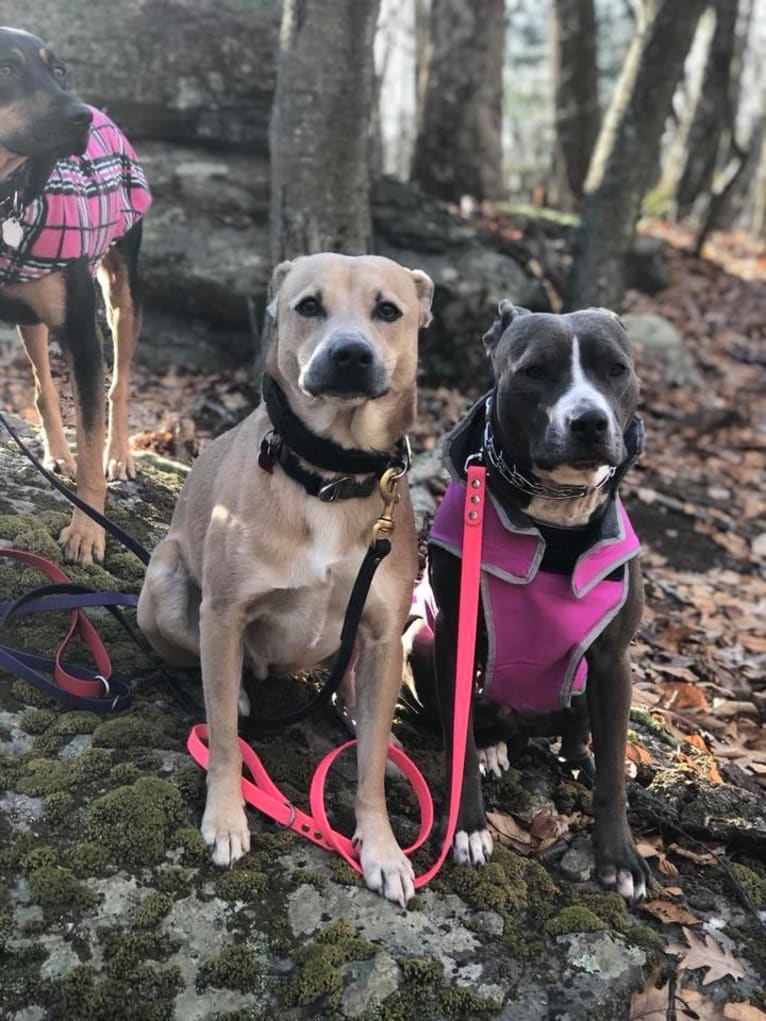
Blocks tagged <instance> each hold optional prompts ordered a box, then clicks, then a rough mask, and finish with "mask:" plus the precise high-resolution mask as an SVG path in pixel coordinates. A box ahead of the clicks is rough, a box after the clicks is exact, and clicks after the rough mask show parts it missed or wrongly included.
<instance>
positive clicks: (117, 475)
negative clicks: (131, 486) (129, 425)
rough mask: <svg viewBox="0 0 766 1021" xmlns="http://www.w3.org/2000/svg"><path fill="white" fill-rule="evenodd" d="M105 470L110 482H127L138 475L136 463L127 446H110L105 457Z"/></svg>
mask: <svg viewBox="0 0 766 1021" xmlns="http://www.w3.org/2000/svg"><path fill="white" fill-rule="evenodd" d="M104 462H105V464H104V470H105V473H106V477H107V479H108V480H109V481H110V482H127V480H128V479H134V478H135V477H136V465H135V462H134V460H133V456H132V454H131V453H130V450H129V449H128V448H127V446H126V447H117V446H112V445H111V444H110V446H109V447H108V449H107V452H106V457H105V458H104Z"/></svg>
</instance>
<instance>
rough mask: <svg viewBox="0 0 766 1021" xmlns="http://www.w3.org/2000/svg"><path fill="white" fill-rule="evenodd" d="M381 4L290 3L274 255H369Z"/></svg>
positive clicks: (275, 145) (279, 113) (282, 69)
mask: <svg viewBox="0 0 766 1021" xmlns="http://www.w3.org/2000/svg"><path fill="white" fill-rule="evenodd" d="M378 6H379V0H284V7H283V13H282V30H281V39H280V55H279V66H278V69H277V89H276V94H275V96H274V108H273V111H272V118H271V129H270V133H269V140H270V145H271V258H272V261H273V262H274V263H277V262H279V261H280V260H282V259H285V258H291V257H293V256H296V255H301V254H307V253H311V252H319V251H326V250H332V251H340V252H346V253H348V254H351V255H357V254H360V253H363V252H366V251H368V250H369V247H370V241H371V235H372V231H371V225H370V203H369V192H370V182H369V178H370V172H369V158H370V141H369V133H370V121H371V118H372V110H373V102H374V66H373V40H374V35H375V25H376V22H377V17H378Z"/></svg>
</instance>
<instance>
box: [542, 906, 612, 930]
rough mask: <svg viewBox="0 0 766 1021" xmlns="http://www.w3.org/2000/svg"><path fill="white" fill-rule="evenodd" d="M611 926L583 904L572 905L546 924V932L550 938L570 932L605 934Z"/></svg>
mask: <svg viewBox="0 0 766 1021" xmlns="http://www.w3.org/2000/svg"><path fill="white" fill-rule="evenodd" d="M608 928H609V926H608V925H607V924H606V922H605V921H604V920H603V919H601V918H599V917H598V915H594V914H593V912H592V911H591V910H590V909H589V908H586V907H584V906H583V905H581V904H572V905H570V907H568V908H563V909H562V910H561V911H559V912H558V913H557V914H555V915H554V916H553V918H549V919H548V921H547V922H546V923H545V932H546V933H547V934H548V935H549V936H563V935H564V934H565V933H568V932H603V931H604V930H606V929H608Z"/></svg>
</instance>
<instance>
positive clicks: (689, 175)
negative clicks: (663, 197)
mask: <svg viewBox="0 0 766 1021" xmlns="http://www.w3.org/2000/svg"><path fill="white" fill-rule="evenodd" d="M738 8H739V0H715V2H714V4H713V9H714V10H715V19H716V21H715V32H714V33H713V39H712V42H711V44H710V50H709V52H708V56H707V62H706V64H705V73H704V77H703V79H702V88H701V90H700V95H699V101H698V103H697V106H696V108H695V110H694V116H693V119H692V122H691V126H690V128H689V133H688V136H687V143H686V164H685V166H684V168H683V171H682V173H681V176H680V179H679V181H678V188H677V190H676V210H677V215H678V216H679V217H684V216H688V214H689V213H690V212H691V209H692V206H693V205H694V201H695V199H696V198H697V196H698V195H700V194H701V193H703V192H709V191H710V190H711V187H712V184H713V176H714V174H715V169H716V163H717V161H718V156H719V153H720V150H721V143H722V140H723V136H724V135H725V134H726V132H727V130H731V131H733V130H734V117H735V114H736V110H735V109H734V108H733V106H732V101H731V100H732V96H731V73H732V61H733V58H734V45H735V41H736V27H737V12H738Z"/></svg>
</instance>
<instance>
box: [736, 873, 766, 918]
mask: <svg viewBox="0 0 766 1021" xmlns="http://www.w3.org/2000/svg"><path fill="white" fill-rule="evenodd" d="M730 868H731V873H732V875H733V876H734V878H735V879H736V880H737V882H738V883H739V884H740V886H741V887H742V888H743V889H744V891H745V893H746V894H747V896H748V897H749V899H750V901H751V903H752V904H754V905H755V907H757V908H760V907H763V906H764V904H765V903H766V877H765V876H763V875H761V874H759V873H758V872H756V871H755V870H754V869H751V868H748V866H747V865H742V864H740V863H739V862H734V863H733V864H732V865H731V866H730Z"/></svg>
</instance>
